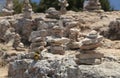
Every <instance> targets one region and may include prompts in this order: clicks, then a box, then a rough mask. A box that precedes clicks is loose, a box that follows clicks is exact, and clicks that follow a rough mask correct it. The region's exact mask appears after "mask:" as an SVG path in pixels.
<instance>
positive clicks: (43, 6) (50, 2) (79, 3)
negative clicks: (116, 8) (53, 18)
mask: <svg viewBox="0 0 120 78" xmlns="http://www.w3.org/2000/svg"><path fill="white" fill-rule="evenodd" d="M83 2H84V0H68V3H69V6H68V7H67V9H68V10H73V11H81V10H82V9H83ZM100 3H101V6H102V9H103V10H105V11H110V10H111V7H110V3H109V0H100ZM49 7H55V8H56V9H59V8H60V6H59V5H58V0H41V1H40V3H39V7H38V8H39V9H38V12H44V11H45V10H47V9H48V8H49Z"/></svg>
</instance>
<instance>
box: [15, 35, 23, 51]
mask: <svg viewBox="0 0 120 78" xmlns="http://www.w3.org/2000/svg"><path fill="white" fill-rule="evenodd" d="M13 48H14V49H15V50H18V51H24V44H23V43H22V42H21V37H20V35H19V34H15V37H14V42H13Z"/></svg>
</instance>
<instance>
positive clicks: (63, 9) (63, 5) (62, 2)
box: [58, 0, 69, 14]
mask: <svg viewBox="0 0 120 78" xmlns="http://www.w3.org/2000/svg"><path fill="white" fill-rule="evenodd" d="M58 1H59V5H60V6H61V9H60V13H61V14H65V13H66V12H67V10H66V7H68V6H69V4H68V2H67V0H58Z"/></svg>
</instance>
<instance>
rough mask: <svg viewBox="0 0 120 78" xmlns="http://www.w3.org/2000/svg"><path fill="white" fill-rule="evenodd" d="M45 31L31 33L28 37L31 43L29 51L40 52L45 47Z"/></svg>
mask: <svg viewBox="0 0 120 78" xmlns="http://www.w3.org/2000/svg"><path fill="white" fill-rule="evenodd" d="M46 36H47V31H46V30H44V29H41V30H39V31H33V32H32V33H31V35H30V38H29V41H30V42H32V43H31V45H30V50H31V51H39V52H40V51H42V50H43V49H44V47H45V46H46V44H47V43H46V40H45V38H46Z"/></svg>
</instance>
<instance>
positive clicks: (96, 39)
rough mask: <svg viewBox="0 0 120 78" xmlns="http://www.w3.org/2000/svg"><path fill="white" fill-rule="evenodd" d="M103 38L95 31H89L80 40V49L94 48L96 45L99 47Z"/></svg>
mask: <svg viewBox="0 0 120 78" xmlns="http://www.w3.org/2000/svg"><path fill="white" fill-rule="evenodd" d="M102 40H103V37H102V36H100V35H99V34H98V33H97V32H96V31H94V30H93V31H91V32H90V33H89V34H88V35H87V37H86V38H85V39H83V40H82V41H81V42H82V46H81V47H80V49H81V50H82V49H85V50H89V49H96V48H97V47H99V46H100V45H101V43H100V42H101V41H102Z"/></svg>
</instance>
